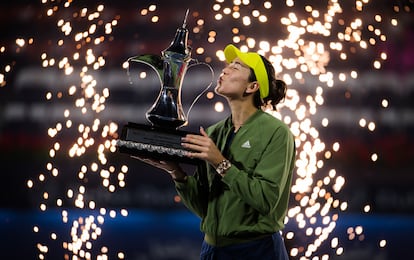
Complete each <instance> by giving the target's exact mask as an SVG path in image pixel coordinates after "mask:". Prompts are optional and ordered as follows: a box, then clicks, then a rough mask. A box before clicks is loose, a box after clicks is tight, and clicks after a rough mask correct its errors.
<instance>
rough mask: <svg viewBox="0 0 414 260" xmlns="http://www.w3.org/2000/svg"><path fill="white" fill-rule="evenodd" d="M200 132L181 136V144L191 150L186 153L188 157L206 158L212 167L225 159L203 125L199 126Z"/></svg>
mask: <svg viewBox="0 0 414 260" xmlns="http://www.w3.org/2000/svg"><path fill="white" fill-rule="evenodd" d="M200 134H201V135H193V134H188V135H186V136H185V137H183V139H182V141H183V143H182V144H181V145H182V146H183V147H185V148H188V149H190V150H191V152H188V153H187V156H188V157H190V158H198V159H202V160H206V161H207V162H209V163H210V164H211V165H213V166H214V167H217V165H218V164H219V163H220V162H221V161H223V160H224V159H225V158H224V156H223V155H222V154H221V152H220V150H219V149H218V148H217V146H216V144H215V143H214V142H213V140H211V138H210V137H209V136H208V135H207V133H206V131H205V130H204V128H203V127H200Z"/></svg>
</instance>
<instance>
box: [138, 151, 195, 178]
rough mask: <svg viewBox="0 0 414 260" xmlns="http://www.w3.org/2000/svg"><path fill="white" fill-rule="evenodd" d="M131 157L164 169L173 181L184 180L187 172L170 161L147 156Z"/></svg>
mask: <svg viewBox="0 0 414 260" xmlns="http://www.w3.org/2000/svg"><path fill="white" fill-rule="evenodd" d="M132 158H135V159H138V160H140V161H142V162H144V163H147V164H149V165H152V166H154V167H156V168H158V169H161V170H164V171H166V172H167V173H169V174H170V176H171V178H172V179H173V180H175V181H181V182H183V181H185V180H186V179H187V174H186V173H185V172H184V171H183V170H182V169H181V167H180V165H179V164H178V163H176V162H172V161H163V160H157V159H153V158H148V157H140V156H132Z"/></svg>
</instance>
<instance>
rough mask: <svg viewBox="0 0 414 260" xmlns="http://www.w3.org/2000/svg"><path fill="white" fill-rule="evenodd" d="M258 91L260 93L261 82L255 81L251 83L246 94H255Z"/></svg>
mask: <svg viewBox="0 0 414 260" xmlns="http://www.w3.org/2000/svg"><path fill="white" fill-rule="evenodd" d="M256 91H259V82H257V81H253V82H250V83H249V85H248V86H247V88H246V93H248V94H249V93H254V92H256Z"/></svg>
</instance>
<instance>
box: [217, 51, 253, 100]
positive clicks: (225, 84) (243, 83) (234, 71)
mask: <svg viewBox="0 0 414 260" xmlns="http://www.w3.org/2000/svg"><path fill="white" fill-rule="evenodd" d="M249 75H250V68H249V67H248V66H247V65H245V64H244V63H243V62H242V61H241V60H240V59H239V58H235V59H234V60H233V61H232V62H231V63H229V64H227V66H226V67H225V68H224V69H223V70H222V73H221V74H220V77H219V78H218V80H217V86H216V88H215V91H216V93H217V94H219V95H222V96H225V97H228V98H241V97H243V95H244V93H245V91H246V88H247V87H248V85H249V83H251V82H249V80H248V79H249Z"/></svg>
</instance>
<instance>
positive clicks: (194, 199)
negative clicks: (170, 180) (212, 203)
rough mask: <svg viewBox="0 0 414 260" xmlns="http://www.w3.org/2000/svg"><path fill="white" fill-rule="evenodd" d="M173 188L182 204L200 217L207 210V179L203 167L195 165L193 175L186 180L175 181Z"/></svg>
mask: <svg viewBox="0 0 414 260" xmlns="http://www.w3.org/2000/svg"><path fill="white" fill-rule="evenodd" d="M175 189H176V190H177V193H178V195H179V196H180V197H181V199H182V201H183V203H184V205H185V206H186V207H187V208H188V209H189V210H191V211H192V212H193V213H195V214H196V215H197V216H199V217H200V218H203V217H204V216H205V215H206V212H207V199H208V181H207V175H206V171H205V167H201V166H199V167H197V170H196V172H195V173H194V175H193V176H188V177H187V181H186V182H175Z"/></svg>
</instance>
